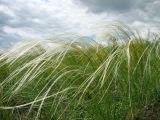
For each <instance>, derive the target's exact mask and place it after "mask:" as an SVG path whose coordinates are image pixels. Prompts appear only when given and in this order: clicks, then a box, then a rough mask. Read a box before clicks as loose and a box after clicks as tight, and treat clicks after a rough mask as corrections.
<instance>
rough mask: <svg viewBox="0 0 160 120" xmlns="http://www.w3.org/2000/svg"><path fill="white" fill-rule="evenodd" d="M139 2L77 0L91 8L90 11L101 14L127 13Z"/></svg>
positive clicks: (134, 0) (126, 0) (133, 0)
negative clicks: (111, 12) (108, 12)
mask: <svg viewBox="0 0 160 120" xmlns="http://www.w3.org/2000/svg"><path fill="white" fill-rule="evenodd" d="M138 1H139V0H77V1H76V2H80V3H82V4H83V5H86V6H87V7H88V8H89V11H92V12H94V13H101V12H106V11H118V12H125V11H128V10H130V9H132V8H134V7H135V6H136V4H137V2H138Z"/></svg>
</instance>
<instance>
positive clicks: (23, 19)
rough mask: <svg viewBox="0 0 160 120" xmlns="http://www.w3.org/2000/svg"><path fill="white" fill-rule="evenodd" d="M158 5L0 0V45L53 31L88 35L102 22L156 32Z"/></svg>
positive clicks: (152, 0) (123, 0) (146, 0)
mask: <svg viewBox="0 0 160 120" xmlns="http://www.w3.org/2000/svg"><path fill="white" fill-rule="evenodd" d="M159 8H160V1H159V0H0V47H2V46H10V45H12V44H15V43H17V42H20V41H22V40H24V39H27V40H28V39H31V40H32V39H33V38H45V37H46V36H48V35H52V34H53V33H56V32H65V31H68V32H74V33H80V34H83V35H89V34H92V33H91V32H92V31H91V30H90V28H91V27H92V26H94V25H95V24H97V23H101V22H102V21H113V20H119V21H122V22H124V23H126V24H128V25H130V26H133V27H135V28H136V29H139V30H142V29H154V31H156V30H158V28H159V27H160V12H158V11H159ZM7 43H8V44H7Z"/></svg>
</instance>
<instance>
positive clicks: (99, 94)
mask: <svg viewBox="0 0 160 120" xmlns="http://www.w3.org/2000/svg"><path fill="white" fill-rule="evenodd" d="M60 44H61V45H62V46H60V47H59V48H58V50H60V51H59V52H57V49H56V50H55V49H54V50H50V51H45V49H43V48H41V47H40V46H39V44H38V45H37V43H36V44H33V43H29V44H26V45H25V46H22V47H20V48H16V49H15V51H14V50H12V51H9V52H6V53H4V54H3V55H1V56H0V60H1V62H0V82H1V83H0V93H1V94H0V100H1V101H0V118H1V119H2V120H3V119H4V120H21V119H22V120H33V119H39V120H44V119H45V120H57V119H60V120H124V119H132V118H133V119H135V118H136V117H137V116H140V118H141V119H144V118H143V115H142V117H141V115H139V114H141V112H143V111H142V109H143V108H144V106H146V105H150V104H151V103H157V102H159V101H160V74H159V73H160V42H159V38H158V37H157V38H155V39H154V40H151V41H146V40H142V39H140V38H136V37H134V38H132V39H131V38H130V39H128V40H126V41H125V42H124V43H122V44H115V43H114V44H113V45H111V46H105V45H101V44H98V43H96V44H90V43H83V44H80V43H74V42H72V43H69V44H64V43H60ZM64 47H65V49H61V48H64ZM27 49H28V50H27ZM17 51H18V52H17ZM28 51H29V52H28ZM23 52H24V53H23ZM20 53H23V54H20ZM142 114H143V113H142Z"/></svg>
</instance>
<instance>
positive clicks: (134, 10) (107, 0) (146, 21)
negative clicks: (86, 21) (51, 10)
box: [76, 0, 160, 29]
mask: <svg viewBox="0 0 160 120" xmlns="http://www.w3.org/2000/svg"><path fill="white" fill-rule="evenodd" d="M76 2H77V3H80V4H81V7H86V8H87V11H88V12H90V13H93V14H98V15H99V14H106V15H113V16H114V17H115V19H116V20H119V21H123V22H124V23H126V24H129V25H133V26H135V27H140V28H146V27H148V29H150V28H156V29H159V27H160V12H158V11H159V9H160V0H76ZM106 18H107V17H106Z"/></svg>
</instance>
